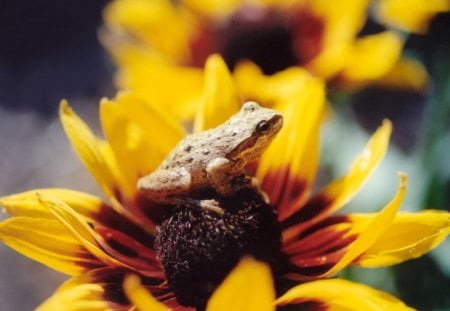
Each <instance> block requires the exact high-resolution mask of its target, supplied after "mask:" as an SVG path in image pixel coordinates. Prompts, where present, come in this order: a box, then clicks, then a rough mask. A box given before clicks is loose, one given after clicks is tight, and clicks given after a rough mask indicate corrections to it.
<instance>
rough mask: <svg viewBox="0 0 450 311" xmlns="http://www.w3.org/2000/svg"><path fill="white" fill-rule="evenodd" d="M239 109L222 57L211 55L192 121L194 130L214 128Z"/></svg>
mask: <svg viewBox="0 0 450 311" xmlns="http://www.w3.org/2000/svg"><path fill="white" fill-rule="evenodd" d="M238 110H239V102H238V96H237V94H236V90H235V86H234V81H233V79H232V77H231V73H230V71H229V70H228V68H227V65H226V64H225V62H224V60H223V59H222V57H220V56H219V55H212V56H210V57H208V59H207V61H206V64H205V78H204V87H203V94H202V97H201V100H200V105H199V109H198V110H197V115H196V117H195V122H194V132H199V131H203V130H207V129H210V128H214V127H216V126H218V125H219V124H222V123H224V122H225V121H226V120H227V119H228V118H229V117H230V116H231V115H233V114H235V113H236V112H237V111H238Z"/></svg>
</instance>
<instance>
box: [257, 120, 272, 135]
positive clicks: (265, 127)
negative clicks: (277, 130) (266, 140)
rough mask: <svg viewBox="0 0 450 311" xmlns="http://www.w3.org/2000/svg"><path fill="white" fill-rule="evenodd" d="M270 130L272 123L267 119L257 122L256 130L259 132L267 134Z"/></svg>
mask: <svg viewBox="0 0 450 311" xmlns="http://www.w3.org/2000/svg"><path fill="white" fill-rule="evenodd" d="M269 130H270V123H269V122H267V121H260V122H259V123H258V124H256V131H258V133H259V134H266V133H267V132H269Z"/></svg>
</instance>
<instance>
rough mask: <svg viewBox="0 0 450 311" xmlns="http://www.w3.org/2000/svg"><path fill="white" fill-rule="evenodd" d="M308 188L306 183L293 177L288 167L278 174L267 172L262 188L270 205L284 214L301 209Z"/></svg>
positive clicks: (280, 170) (278, 171)
mask: <svg viewBox="0 0 450 311" xmlns="http://www.w3.org/2000/svg"><path fill="white" fill-rule="evenodd" d="M306 186H307V185H306V181H304V180H302V179H299V178H296V177H295V176H292V175H291V174H290V171H289V167H287V166H286V167H284V168H282V169H279V170H277V171H276V172H273V171H269V172H267V173H266V175H265V176H264V179H263V181H262V188H263V189H264V191H265V192H266V193H267V195H268V196H269V198H270V204H271V205H273V206H274V207H275V209H276V210H277V211H278V212H280V213H281V212H283V214H289V212H290V211H294V210H298V209H299V208H301V205H302V204H303V202H304V197H305V195H306Z"/></svg>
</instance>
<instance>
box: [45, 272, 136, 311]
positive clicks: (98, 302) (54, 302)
mask: <svg viewBox="0 0 450 311" xmlns="http://www.w3.org/2000/svg"><path fill="white" fill-rule="evenodd" d="M118 273H119V275H118ZM108 277H109V278H108ZM120 279H121V276H120V272H115V271H114V270H112V269H108V268H106V269H97V270H92V271H89V272H88V273H85V274H83V275H81V276H79V277H75V278H72V279H70V280H68V281H67V282H65V283H64V284H63V285H61V286H60V287H59V288H58V289H57V290H56V292H55V293H54V294H53V295H52V296H51V297H50V298H49V299H47V300H46V301H44V303H42V304H41V305H40V306H39V307H38V308H37V309H36V310H37V311H60V310H67V311H83V310H84V311H91V310H93V311H97V310H98V311H106V310H128V306H124V305H121V304H119V303H117V302H114V301H113V299H114V298H116V299H117V298H120V297H117V292H118V291H120V283H119V282H117V280H120ZM109 291H110V292H109ZM109 299H112V300H109Z"/></svg>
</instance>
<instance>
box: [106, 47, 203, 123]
mask: <svg viewBox="0 0 450 311" xmlns="http://www.w3.org/2000/svg"><path fill="white" fill-rule="evenodd" d="M114 49H115V53H114V54H113V57H114V58H115V61H116V62H117V63H118V65H119V72H118V75H117V77H116V80H117V84H118V85H119V88H120V89H124V90H131V91H132V92H133V93H137V94H139V95H140V96H142V97H143V98H144V99H145V100H146V101H147V102H151V103H155V104H157V105H160V106H161V107H164V109H165V110H167V111H169V112H170V113H171V114H174V115H176V116H177V117H179V118H181V119H182V120H189V121H190V120H192V118H193V116H194V114H195V111H196V108H197V101H198V97H199V96H200V94H201V91H202V86H203V69H202V68H196V67H186V66H180V65H177V64H173V63H171V62H168V61H165V60H161V59H160V58H159V57H157V56H155V55H154V53H151V52H148V51H143V50H142V49H140V48H138V47H134V46H118V44H117V43H115V44H114Z"/></svg>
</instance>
